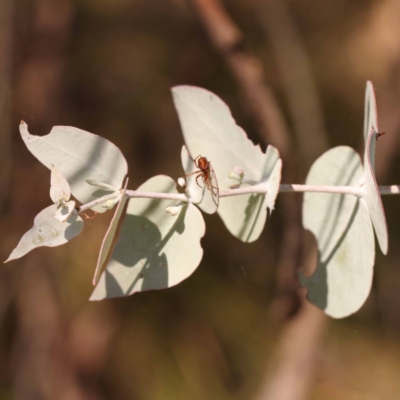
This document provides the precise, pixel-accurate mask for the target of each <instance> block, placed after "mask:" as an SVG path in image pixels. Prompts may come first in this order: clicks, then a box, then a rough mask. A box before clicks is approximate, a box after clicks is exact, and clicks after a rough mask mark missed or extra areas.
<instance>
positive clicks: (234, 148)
mask: <svg viewBox="0 0 400 400" xmlns="http://www.w3.org/2000/svg"><path fill="white" fill-rule="evenodd" d="M172 95H173V99H174V104H175V108H176V110H177V112H178V116H179V120H180V123H181V127H182V132H183V136H184V139H185V144H186V146H187V148H188V150H189V152H190V154H192V155H193V156H195V157H197V155H201V156H203V157H206V158H207V159H208V161H210V162H211V164H212V166H213V168H214V170H215V174H216V178H217V180H218V185H219V189H220V190H225V189H229V188H230V187H231V186H232V185H234V184H235V183H237V181H235V180H234V179H232V178H230V177H229V176H231V174H232V170H233V169H234V168H241V170H243V173H244V180H243V181H244V182H251V184H255V183H260V182H262V181H268V179H269V178H270V177H273V183H271V185H270V186H271V193H270V194H268V195H267V196H268V199H267V197H266V196H265V195H263V194H254V195H241V196H234V197H224V198H221V199H220V201H219V207H218V213H219V215H220V216H221V218H222V220H223V221H224V223H225V226H226V227H227V228H228V230H229V231H230V232H231V233H232V234H233V235H234V236H236V237H237V238H239V239H241V240H242V241H244V242H252V241H254V240H256V239H257V238H258V237H259V236H260V234H261V232H262V230H263V228H264V225H265V221H266V218H267V207H270V210H272V208H273V206H274V203H275V197H276V194H277V192H278V189H276V188H279V182H280V169H281V165H280V159H279V153H278V151H277V150H276V149H275V148H273V147H272V146H269V147H268V150H267V152H266V153H263V152H262V151H261V148H260V147H259V146H255V145H254V144H253V143H252V142H251V141H250V140H249V139H248V138H247V135H246V133H245V132H244V130H243V129H242V128H241V127H239V126H238V125H236V122H235V120H234V119H233V117H232V115H231V112H230V110H229V108H228V106H227V105H226V104H225V103H224V102H223V101H222V100H221V99H220V98H219V97H218V96H216V95H215V94H213V93H211V92H209V91H208V90H205V89H202V88H198V87H193V86H177V87H175V88H173V89H172Z"/></svg>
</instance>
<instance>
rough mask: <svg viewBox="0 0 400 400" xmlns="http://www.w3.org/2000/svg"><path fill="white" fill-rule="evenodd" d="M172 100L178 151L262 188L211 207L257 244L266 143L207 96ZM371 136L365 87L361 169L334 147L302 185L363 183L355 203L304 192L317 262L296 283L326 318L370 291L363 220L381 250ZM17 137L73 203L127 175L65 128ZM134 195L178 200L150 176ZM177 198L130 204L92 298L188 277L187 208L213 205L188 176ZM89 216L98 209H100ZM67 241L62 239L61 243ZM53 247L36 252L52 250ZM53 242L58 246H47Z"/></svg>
mask: <svg viewBox="0 0 400 400" xmlns="http://www.w3.org/2000/svg"><path fill="white" fill-rule="evenodd" d="M173 98H174V103H175V107H176V109H177V111H178V115H179V119H180V122H181V126H182V130H183V134H184V138H185V143H186V145H187V147H188V148H189V150H190V152H191V154H192V155H202V156H206V157H207V158H208V159H209V160H211V162H212V165H213V167H214V170H215V171H216V175H217V179H218V182H219V187H220V189H226V188H229V187H230V186H232V183H234V181H233V180H232V179H231V178H230V176H231V172H232V170H235V168H237V167H239V168H240V169H241V170H243V172H244V176H245V178H246V179H245V181H246V182H251V183H259V182H264V183H265V188H266V194H265V195H264V194H253V195H242V196H235V197H226V198H222V199H220V205H219V208H218V213H219V214H220V216H221V218H222V219H223V221H224V223H225V225H226V226H227V228H228V229H229V231H230V232H231V233H232V234H233V235H235V236H236V237H238V238H239V239H241V240H243V241H245V242H251V241H254V240H256V239H257V238H258V237H259V235H260V233H261V231H262V229H263V227H264V224H265V221H266V217H267V208H269V209H270V210H271V211H272V209H273V207H274V203H275V198H276V196H277V193H278V191H279V184H280V177H281V160H280V159H279V154H278V152H277V150H276V149H275V148H273V147H272V146H269V147H268V148H267V151H266V153H262V151H261V149H260V148H259V147H258V146H254V145H253V144H252V143H251V142H250V141H249V139H248V138H247V136H246V134H245V132H244V131H243V130H242V129H241V128H240V127H239V126H237V125H236V123H235V121H234V120H233V118H232V116H231V113H230V111H229V108H228V107H227V106H226V105H225V103H223V102H222V100H221V99H219V98H218V97H217V96H215V95H214V94H212V93H210V92H208V91H206V90H204V89H200V88H195V87H189V86H181V87H176V88H174V89H173ZM376 133H377V116H376V104H375V96H374V93H373V87H372V84H371V83H370V82H368V83H367V90H366V117H365V122H364V138H365V142H366V146H365V155H364V165H365V168H364V169H363V168H362V165H361V162H360V160H359V157H358V155H357V154H356V153H355V152H354V150H352V149H351V148H348V147H338V148H335V149H332V150H330V151H328V152H326V153H325V154H324V155H322V156H321V157H320V158H319V159H318V160H317V161H316V162H315V163H314V165H313V167H312V168H311V170H310V173H309V176H308V178H307V183H308V184H321V185H327V184H331V185H354V186H360V185H362V187H363V188H364V190H363V192H362V193H363V195H362V196H360V197H355V196H351V195H340V194H325V193H324V194H316V193H307V194H306V195H305V201H304V206H303V221H304V226H305V228H307V229H309V230H311V231H312V232H313V233H314V235H315V236H316V239H317V241H318V248H319V257H318V267H317V270H316V273H315V274H314V275H313V276H312V277H311V278H306V277H304V276H303V275H302V276H301V281H302V283H303V284H304V285H305V286H307V287H308V292H309V299H310V300H311V301H312V302H313V303H315V304H316V305H317V306H319V307H321V308H322V309H324V310H325V312H326V313H327V314H329V315H331V316H334V317H343V316H346V315H349V314H351V313H353V312H355V311H357V309H358V308H359V307H361V305H362V304H363V302H364V301H365V299H366V296H367V295H368V293H369V290H370V286H371V280H372V267H373V259H374V241H373V233H372V226H371V219H372V222H373V224H374V227H375V230H376V233H377V236H378V241H379V244H380V246H381V249H382V251H383V252H386V251H387V230H386V223H385V218H384V214H383V208H382V205H381V202H380V196H379V192H378V189H377V186H376V183H375V178H374V171H373V162H374V152H375V147H374V146H375V137H376ZM21 134H22V137H23V139H24V141H25V143H26V144H27V147H28V148H29V150H30V151H31V152H32V153H33V154H34V155H35V156H36V157H37V158H38V159H39V160H40V161H41V162H42V163H43V164H45V165H46V166H47V167H49V168H50V167H51V165H52V164H54V165H56V166H57V169H59V170H60V171H61V172H62V174H63V175H64V176H65V177H66V178H67V180H68V182H69V183H70V185H71V190H72V193H73V195H74V196H75V197H76V198H77V199H78V200H79V201H81V202H83V203H85V202H88V201H91V200H93V199H95V198H97V197H99V196H101V195H103V194H105V193H107V191H104V190H105V189H107V188H106V187H105V188H104V187H102V188H100V186H101V185H100V186H99V187H98V188H97V189H95V191H94V192H93V188H90V187H89V186H88V185H87V184H86V183H84V181H85V179H87V178H91V179H92V181H93V182H103V183H105V184H108V186H113V187H115V188H118V187H121V186H122V181H123V179H124V176H125V175H126V173H127V165H126V161H125V159H124V157H123V155H122V153H121V152H120V150H119V149H118V148H117V147H115V146H114V145H113V144H112V143H110V142H109V141H107V140H105V139H103V138H100V137H98V136H96V135H93V134H90V133H88V132H84V131H81V130H78V129H76V128H71V127H55V128H54V129H53V130H52V132H51V133H50V134H49V135H47V136H44V137H37V136H32V135H30V134H29V133H28V131H27V127H26V125H21ZM55 150H56V151H55ZM182 164H183V167H184V170H185V174H190V173H191V172H193V169H195V167H194V164H193V162H192V160H191V159H190V157H189V155H188V153H187V151H186V149H185V147H184V148H183V150H182ZM349 165H350V166H351V167H350V168H349ZM105 186H107V185H105ZM125 188H126V186H125ZM138 190H139V191H147V192H164V193H178V191H177V188H176V183H175V182H174V181H173V180H172V179H171V178H169V177H166V176H156V177H154V178H151V179H150V180H149V181H147V182H146V183H144V184H143V185H142V186H141V187H140V188H139V189H138ZM186 193H187V196H188V198H189V199H190V201H189V202H188V203H186V204H181V205H177V204H176V201H172V200H161V201H160V200H155V199H138V198H135V199H130V200H129V204H128V207H127V212H126V216H125V220H124V223H123V225H122V228H121V232H120V237H119V239H118V242H117V244H116V246H115V248H114V250H113V253H112V255H111V258H110V260H109V262H108V265H107V268H106V271H105V272H104V273H103V274H102V276H101V278H100V282H99V284H98V285H97V287H96V288H95V290H94V292H93V294H92V297H91V299H92V300H100V299H103V298H107V297H116V296H125V295H129V294H132V293H135V292H137V291H144V290H150V289H161V288H166V287H170V286H173V285H175V284H177V283H179V282H181V281H182V280H183V279H185V278H187V277H188V276H189V275H190V274H191V273H193V271H194V270H195V269H196V268H197V266H198V264H199V263H200V260H201V258H202V248H201V246H200V239H201V237H202V236H203V235H204V230H205V226H204V220H203V218H202V216H201V213H200V212H199V210H198V208H197V207H196V206H194V204H193V203H197V204H198V206H199V207H200V208H202V209H203V211H205V212H208V213H213V212H215V211H216V209H217V205H218V202H216V201H215V198H213V196H211V195H209V192H208V191H204V190H203V191H202V195H201V196H200V197H199V189H198V188H197V185H196V182H195V179H194V177H192V178H191V177H189V179H188V182H187V188H186ZM203 195H204V196H203ZM126 199H127V198H126V196H125V195H124V194H122V196H121V202H120V204H119V206H118V207H117V210H116V212H115V215H114V218H113V220H112V222H111V225H110V228H109V230H108V232H107V234H106V237H105V239H104V241H103V246H102V249H101V251H100V256H99V262H98V265H97V269H96V270H97V271H99V270H100V267H101V265H102V264H103V263H104V261H105V259H106V258H107V254H108V251H109V249H110V246H111V242H112V238H113V236H114V234H115V229H116V226H117V224H118V220H119V218H120V217H121V215H122V210H123V206H124V204H125V202H126ZM166 208H167V209H169V210H171V209H173V210H174V212H173V214H174V217H171V215H169V214H167V213H166V212H165V209H166ZM94 209H95V210H96V211H104V208H102V205H99V206H96V207H94ZM44 211H45V210H44ZM39 215H40V214H39ZM78 218H79V217H78ZM70 222H71V221H70V220H68V221H67V222H66V223H70ZM35 226H36V219H35ZM35 226H34V228H35ZM34 228H32V229H34ZM78 233H79V232H78ZM360 234H361V235H360ZM65 238H67V234H66V230H65ZM70 238H71V237H70V236H68V238H67V239H66V240H65V241H67V240H69V239H70ZM21 242H22V240H21ZM52 243H53V242H51V243H50V242H48V243H44V244H42V245H54V244H52ZM58 244H61V243H57V244H55V245H58ZM363 246H366V247H367V248H368V251H367V252H364V248H361V247H363ZM16 250H17V249H16ZM24 254H25V253H24ZM22 255H23V254H22ZM22 255H19V256H22ZM10 258H11V256H10ZM13 258H17V257H13Z"/></svg>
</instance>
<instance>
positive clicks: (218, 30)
mask: <svg viewBox="0 0 400 400" xmlns="http://www.w3.org/2000/svg"><path fill="white" fill-rule="evenodd" d="M189 4H191V5H192V8H193V9H194V10H195V12H196V15H197V16H198V18H199V19H200V22H201V23H202V25H203V27H204V28H205V30H206V32H207V34H208V36H209V38H210V42H211V44H212V45H213V46H214V48H215V49H216V51H217V52H218V53H219V54H220V55H221V56H222V57H223V59H224V61H225V62H226V64H227V66H228V68H229V69H230V71H231V73H232V75H233V76H234V78H235V80H236V82H237V83H238V85H239V88H240V90H241V93H242V95H243V98H244V100H245V101H244V103H245V107H246V109H247V111H248V112H249V114H250V115H251V116H252V118H253V119H254V121H255V122H256V124H257V128H258V130H259V132H260V134H261V135H262V137H263V138H264V139H266V141H267V142H269V143H271V144H272V145H273V146H276V147H277V148H278V149H279V151H280V153H281V155H282V157H283V158H286V157H287V155H288V154H289V153H290V136H289V131H288V128H287V126H286V122H285V120H284V118H283V115H282V113H281V111H280V109H279V106H278V104H277V102H276V100H275V97H274V95H273V93H272V91H271V90H270V88H269V87H268V86H267V85H266V84H265V79H264V73H263V68H262V65H261V63H260V61H259V60H258V59H257V58H255V57H254V56H252V55H251V54H250V53H248V52H247V51H246V50H245V46H244V43H243V37H242V34H241V32H240V31H239V29H238V28H237V27H236V26H235V25H234V23H233V21H232V20H231V19H230V17H229V16H228V14H227V13H226V11H225V10H224V9H223V7H222V5H221V4H220V3H219V1H218V0H189Z"/></svg>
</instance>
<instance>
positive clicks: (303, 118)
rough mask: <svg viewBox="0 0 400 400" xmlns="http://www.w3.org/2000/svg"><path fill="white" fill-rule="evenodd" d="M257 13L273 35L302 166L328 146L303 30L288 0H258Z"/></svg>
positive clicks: (266, 30)
mask: <svg viewBox="0 0 400 400" xmlns="http://www.w3.org/2000/svg"><path fill="white" fill-rule="evenodd" d="M254 15H255V17H256V18H257V19H258V21H259V24H260V27H261V28H263V29H264V31H265V33H266V36H268V37H269V39H270V43H271V46H272V50H273V52H274V55H275V58H276V61H277V65H278V67H279V70H280V74H281V77H282V83H283V88H284V90H285V92H286V96H287V99H288V104H289V111H290V114H291V117H292V121H293V130H294V133H295V134H296V136H297V145H298V146H299V147H300V149H301V155H302V158H303V160H302V161H303V163H301V164H302V165H304V164H305V170H308V169H309V167H310V166H311V164H312V163H313V162H314V161H315V159H316V158H317V157H319V156H320V155H321V154H322V153H323V152H325V151H326V150H327V149H328V141H327V133H326V130H325V126H324V115H323V112H322V108H321V102H320V99H319V96H318V92H317V88H316V85H315V81H314V75H313V72H312V68H311V65H310V60H309V57H308V55H307V51H306V49H305V46H304V43H303V41H302V40H301V33H300V32H299V31H298V29H297V27H296V25H295V23H294V21H293V19H292V18H291V15H290V12H289V10H288V7H287V6H286V2H285V1H284V0H267V1H265V0H255V8H254Z"/></svg>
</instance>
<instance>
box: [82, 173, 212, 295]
mask: <svg viewBox="0 0 400 400" xmlns="http://www.w3.org/2000/svg"><path fill="white" fill-rule="evenodd" d="M139 190H141V191H147V192H150V191H151V192H162V193H177V190H176V183H175V181H174V180H172V179H171V178H169V177H167V176H163V175H159V176H155V177H153V178H151V179H150V180H148V181H147V182H145V183H144V184H143V185H142V186H140V188H139ZM175 205H176V202H175V201H171V200H158V199H139V198H138V199H130V200H129V203H128V208H127V214H126V217H125V221H124V223H123V225H122V228H121V233H120V237H119V239H118V242H117V244H116V246H115V249H114V251H113V254H112V256H111V259H110V261H109V263H108V265H107V268H106V270H105V272H103V274H102V275H101V277H100V281H99V283H98V285H97V286H96V288H95V290H94V292H93V294H92V296H91V298H90V299H91V300H102V299H104V298H110V297H118V296H127V295H130V294H133V293H135V292H141V291H145V290H152V289H164V288H168V287H171V286H174V285H176V284H178V283H179V282H181V281H183V280H184V279H186V278H187V277H188V276H190V275H191V274H192V273H193V272H194V270H195V269H196V268H197V266H198V265H199V264H200V261H201V259H202V257H203V249H202V247H201V246H200V239H201V238H202V237H203V236H204V232H205V224H204V220H203V217H202V215H201V213H200V211H199V209H198V208H197V207H196V206H194V205H193V204H190V203H188V204H186V205H182V207H181V208H180V211H179V212H178V213H177V214H176V215H171V214H169V213H167V212H166V211H165V209H166V208H167V207H169V206H175Z"/></svg>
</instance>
